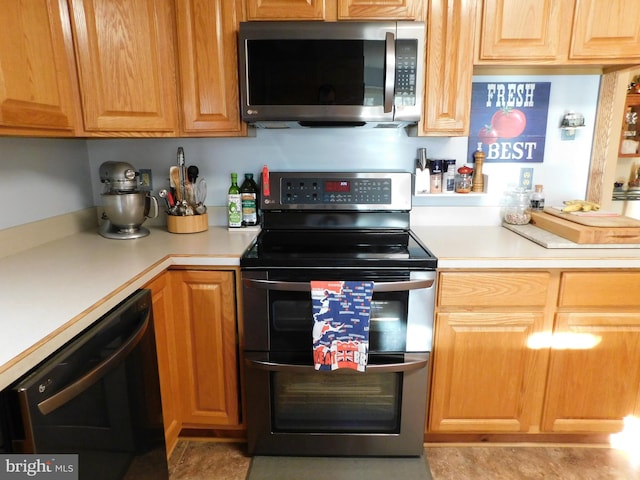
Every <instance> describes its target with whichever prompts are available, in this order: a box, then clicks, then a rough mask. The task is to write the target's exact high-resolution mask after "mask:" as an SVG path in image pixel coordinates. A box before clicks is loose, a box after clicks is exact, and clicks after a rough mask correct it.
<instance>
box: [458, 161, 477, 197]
mask: <svg viewBox="0 0 640 480" xmlns="http://www.w3.org/2000/svg"><path fill="white" fill-rule="evenodd" d="M472 173H473V168H471V167H467V166H466V165H464V166H462V167H460V168H459V169H458V175H456V193H469V192H471V182H472V180H473V179H472V177H471V174H472Z"/></svg>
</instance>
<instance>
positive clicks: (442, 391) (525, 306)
mask: <svg viewBox="0 0 640 480" xmlns="http://www.w3.org/2000/svg"><path fill="white" fill-rule="evenodd" d="M639 288H640V273H638V272H634V271H628V270H627V271H625V270H609V271H604V270H598V271H586V270H580V271H560V270H533V271H488V272H483V271H477V270H475V271H466V272H465V271H451V272H441V273H440V276H439V292H438V304H437V306H436V325H435V342H434V352H433V357H432V358H433V369H432V381H431V404H430V409H429V412H428V414H429V415H428V418H429V420H428V429H427V433H482V434H504V433H532V434H533V433H540V434H546V435H547V438H549V435H558V434H585V435H592V434H593V435H599V434H608V433H615V432H619V431H621V430H622V427H623V418H624V417H626V416H628V415H635V416H640V362H639V361H638V359H639V358H640V297H639V296H638V294H637V292H638V291H639V290H638V289H639ZM556 438H557V437H556Z"/></svg>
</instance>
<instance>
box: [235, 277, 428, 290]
mask: <svg viewBox="0 0 640 480" xmlns="http://www.w3.org/2000/svg"><path fill="white" fill-rule="evenodd" d="M434 281H435V280H433V279H429V280H424V279H420V280H401V281H399V282H373V291H374V292H379V293H380V292H404V291H407V290H419V289H423V288H431V287H433V284H434ZM243 282H244V285H245V286H246V287H253V288H261V289H263V290H280V291H287V292H310V291H311V283H310V282H281V281H279V280H256V279H253V278H245V279H244V281H243Z"/></svg>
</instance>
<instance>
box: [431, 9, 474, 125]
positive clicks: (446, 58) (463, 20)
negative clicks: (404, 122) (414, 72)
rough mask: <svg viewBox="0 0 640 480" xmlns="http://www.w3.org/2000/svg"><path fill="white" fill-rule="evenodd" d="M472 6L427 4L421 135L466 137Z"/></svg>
mask: <svg viewBox="0 0 640 480" xmlns="http://www.w3.org/2000/svg"><path fill="white" fill-rule="evenodd" d="M474 6H475V1H474V0H432V1H430V2H429V10H428V12H427V15H426V25H427V44H426V59H425V62H426V67H425V79H426V81H425V89H424V96H423V98H424V115H423V117H424V118H423V120H422V122H421V125H420V134H421V135H433V136H435V135H440V136H442V135H454V136H463V135H468V134H469V121H470V115H471V86H472V78H473V65H472V62H471V59H470V58H469V52H471V51H472V50H473V29H474V23H475V8H474Z"/></svg>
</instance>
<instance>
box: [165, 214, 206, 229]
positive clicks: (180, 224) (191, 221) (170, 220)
mask: <svg viewBox="0 0 640 480" xmlns="http://www.w3.org/2000/svg"><path fill="white" fill-rule="evenodd" d="M167 230H168V231H169V232H171V233H198V232H204V231H206V230H209V215H208V214H207V213H203V214H202V215H184V216H182V215H167Z"/></svg>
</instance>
